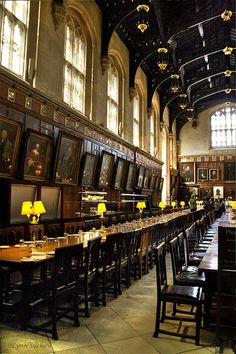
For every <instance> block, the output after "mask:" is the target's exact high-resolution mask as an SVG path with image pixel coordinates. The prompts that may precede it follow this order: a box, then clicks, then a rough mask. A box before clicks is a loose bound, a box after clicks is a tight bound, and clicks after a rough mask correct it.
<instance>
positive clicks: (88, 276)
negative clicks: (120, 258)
mask: <svg viewBox="0 0 236 354" xmlns="http://www.w3.org/2000/svg"><path fill="white" fill-rule="evenodd" d="M100 251H101V237H100V236H98V237H95V238H93V239H91V240H89V241H88V245H87V247H86V248H85V252H84V253H85V254H84V259H83V265H82V267H81V269H80V276H79V294H80V304H81V303H84V309H81V308H80V311H82V312H84V313H85V316H86V317H89V316H90V312H89V301H95V304H96V305H98V303H99V301H98V268H99V259H100V258H99V257H100Z"/></svg>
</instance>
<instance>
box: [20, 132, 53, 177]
mask: <svg viewBox="0 0 236 354" xmlns="http://www.w3.org/2000/svg"><path fill="white" fill-rule="evenodd" d="M51 155H52V138H51V137H49V136H47V135H45V134H41V133H39V132H36V131H34V130H31V129H29V130H28V131H27V133H26V144H25V151H24V163H23V178H24V179H26V180H34V181H46V180H48V179H49V172H50V161H51Z"/></svg>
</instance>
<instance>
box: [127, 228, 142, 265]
mask: <svg viewBox="0 0 236 354" xmlns="http://www.w3.org/2000/svg"><path fill="white" fill-rule="evenodd" d="M141 236H142V229H136V230H135V231H134V232H133V234H132V238H131V252H130V253H131V260H132V259H134V258H135V257H136V256H137V255H138V250H139V248H140V244H141Z"/></svg>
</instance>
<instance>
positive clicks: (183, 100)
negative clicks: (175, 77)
mask: <svg viewBox="0 0 236 354" xmlns="http://www.w3.org/2000/svg"><path fill="white" fill-rule="evenodd" d="M179 97H180V101H179V106H180V108H182V109H185V108H186V107H187V104H188V102H187V95H186V93H181V94H180V95H179Z"/></svg>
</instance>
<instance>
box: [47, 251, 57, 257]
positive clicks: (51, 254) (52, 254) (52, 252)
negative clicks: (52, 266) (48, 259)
mask: <svg viewBox="0 0 236 354" xmlns="http://www.w3.org/2000/svg"><path fill="white" fill-rule="evenodd" d="M47 254H48V255H49V256H54V254H55V251H49V252H47Z"/></svg>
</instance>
